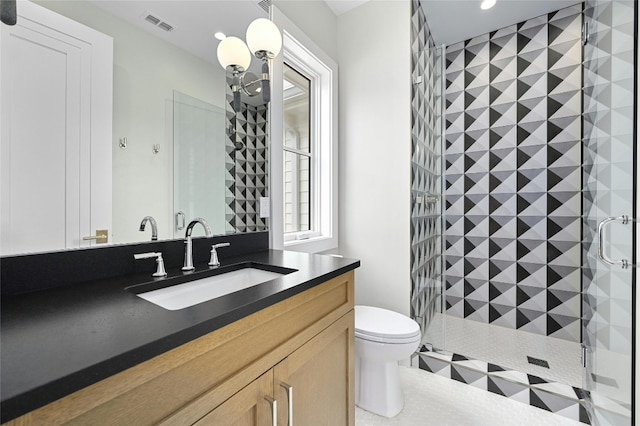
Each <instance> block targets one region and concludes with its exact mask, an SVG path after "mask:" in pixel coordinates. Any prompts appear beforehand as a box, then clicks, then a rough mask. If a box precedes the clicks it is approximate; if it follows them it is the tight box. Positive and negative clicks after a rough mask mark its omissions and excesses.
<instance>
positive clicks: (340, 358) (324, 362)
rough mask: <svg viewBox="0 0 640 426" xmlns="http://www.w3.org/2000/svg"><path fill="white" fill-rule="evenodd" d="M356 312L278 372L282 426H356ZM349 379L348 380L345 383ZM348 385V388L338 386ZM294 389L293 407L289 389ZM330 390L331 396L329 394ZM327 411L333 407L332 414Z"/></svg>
mask: <svg viewBox="0 0 640 426" xmlns="http://www.w3.org/2000/svg"><path fill="white" fill-rule="evenodd" d="M353 315H354V314H353V311H351V312H350V313H349V314H347V315H345V316H343V317H342V318H340V320H338V321H336V322H335V323H334V324H333V325H331V326H330V327H329V328H328V329H326V330H325V331H323V332H322V333H321V334H319V335H318V336H316V337H314V338H313V339H312V340H310V341H309V342H308V343H306V344H305V345H304V346H302V347H301V348H300V349H298V350H297V351H295V352H294V353H293V354H291V355H289V356H288V357H287V358H286V359H285V360H284V361H282V362H281V363H280V364H278V365H276V367H275V368H274V384H273V387H274V393H275V396H276V400H277V401H278V424H279V425H286V424H289V423H288V415H289V412H290V411H291V412H292V413H293V424H297V425H353V424H354V421H355V420H354V415H355V401H354V400H353V395H354V388H353V386H354V383H353V379H352V378H353V359H354V355H355V354H354V339H355V336H354V331H353V330H354V329H353V327H354V325H353V324H354V322H353V321H354V316H353ZM345 377H347V378H348V379H347V380H346V381H345ZM339 383H346V386H344V387H342V386H336V384H339ZM287 385H288V386H290V387H291V388H292V402H293V404H292V407H291V408H290V407H289V399H288V395H287V391H286V390H285V386H287ZM328 389H330V390H331V391H330V392H327V390H328ZM327 407H331V409H330V410H328V409H327Z"/></svg>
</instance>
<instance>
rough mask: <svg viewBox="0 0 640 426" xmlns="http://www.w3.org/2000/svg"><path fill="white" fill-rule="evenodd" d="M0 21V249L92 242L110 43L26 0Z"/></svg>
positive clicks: (101, 176) (101, 179) (107, 137)
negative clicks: (13, 21) (10, 19)
mask: <svg viewBox="0 0 640 426" xmlns="http://www.w3.org/2000/svg"><path fill="white" fill-rule="evenodd" d="M1 27H2V28H1V32H0V52H1V54H0V94H1V103H0V113H1V114H0V115H1V128H0V138H1V143H0V148H1V149H0V178H1V183H0V254H2V255H8V254H17V253H27V252H39V251H49V250H61V249H65V248H78V247H87V246H89V245H93V244H95V242H93V241H91V240H83V237H88V236H91V235H95V231H96V230H97V229H107V230H109V236H111V186H112V184H111V132H112V96H113V95H112V92H113V77H112V76H113V40H112V38H111V37H109V36H106V35H104V34H102V33H99V32H97V31H95V30H93V29H91V28H89V27H86V26H84V25H81V24H79V23H77V22H75V21H73V20H70V19H68V18H66V17H63V16H61V15H59V14H57V13H54V12H51V11H50V10H48V9H46V8H44V7H42V6H38V5H36V4H33V3H30V2H27V1H21V2H18V23H17V25H15V26H7V25H1ZM110 240H111V238H109V241H110Z"/></svg>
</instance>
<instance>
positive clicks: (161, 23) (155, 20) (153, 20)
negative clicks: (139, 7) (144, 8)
mask: <svg viewBox="0 0 640 426" xmlns="http://www.w3.org/2000/svg"><path fill="white" fill-rule="evenodd" d="M142 17H143V18H144V20H145V21H147V22H149V23H150V24H153V25H154V26H156V27H158V28H160V29H162V30H164V31H166V32H169V31H173V29H174V26H173V25H171V24H169V23H168V22H166V21H165V20H164V19H162V18H160V17H158V16H157V15H155V14H153V13H151V12H145V14H144V15H142Z"/></svg>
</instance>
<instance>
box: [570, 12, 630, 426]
mask: <svg viewBox="0 0 640 426" xmlns="http://www.w3.org/2000/svg"><path fill="white" fill-rule="evenodd" d="M635 16H636V13H635V11H634V2H633V1H622V0H615V1H601V0H589V1H587V2H586V4H585V35H586V43H585V46H584V69H583V72H584V75H583V76H584V98H583V100H584V119H583V126H584V127H583V132H584V134H583V137H584V142H583V160H584V161H583V167H584V174H583V243H584V244H583V247H584V252H583V268H582V273H583V277H582V278H583V347H584V354H585V363H586V369H585V377H584V387H585V389H586V390H588V391H589V392H590V396H591V398H590V400H591V407H590V408H591V410H590V411H591V414H592V416H593V421H594V423H595V424H600V425H609V424H610V425H630V424H631V407H632V387H633V377H632V371H633V369H632V364H633V358H632V354H633V350H632V349H633V331H634V329H633V323H632V320H633V315H632V310H633V297H634V292H633V287H634V285H635V267H634V266H633V265H634V264H635V261H634V259H633V257H634V256H635V253H634V250H633V243H634V238H633V235H634V233H635V221H634V220H633V217H634V215H635V210H634V205H635V203H634V202H635V169H634V158H635V150H634V120H635V116H634V105H633V103H634V94H635V87H634V73H635V67H634V65H635V59H634V48H635V47H634V17H635ZM625 217H629V218H630V220H629V221H627V220H625ZM625 261H628V263H629V264H630V265H629V266H627V265H626V264H625Z"/></svg>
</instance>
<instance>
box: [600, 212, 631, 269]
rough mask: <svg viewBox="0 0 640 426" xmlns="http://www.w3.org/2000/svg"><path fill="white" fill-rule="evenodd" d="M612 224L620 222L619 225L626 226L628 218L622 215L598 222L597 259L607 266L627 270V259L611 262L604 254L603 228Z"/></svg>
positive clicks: (604, 234)
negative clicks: (616, 266) (617, 266)
mask: <svg viewBox="0 0 640 426" xmlns="http://www.w3.org/2000/svg"><path fill="white" fill-rule="evenodd" d="M612 222H620V223H621V224H623V225H626V224H628V223H629V216H627V215H623V216H619V217H608V218H606V219H604V220H603V221H602V222H600V224H599V225H598V257H599V258H600V260H602V261H603V262H604V263H606V264H607V265H610V266H615V265H620V266H622V269H627V268H628V267H629V261H628V260H627V259H621V260H613V259H611V258H610V257H609V256H608V255H607V253H605V250H604V240H605V236H606V233H605V227H606V226H607V225H608V224H610V223H612Z"/></svg>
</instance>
